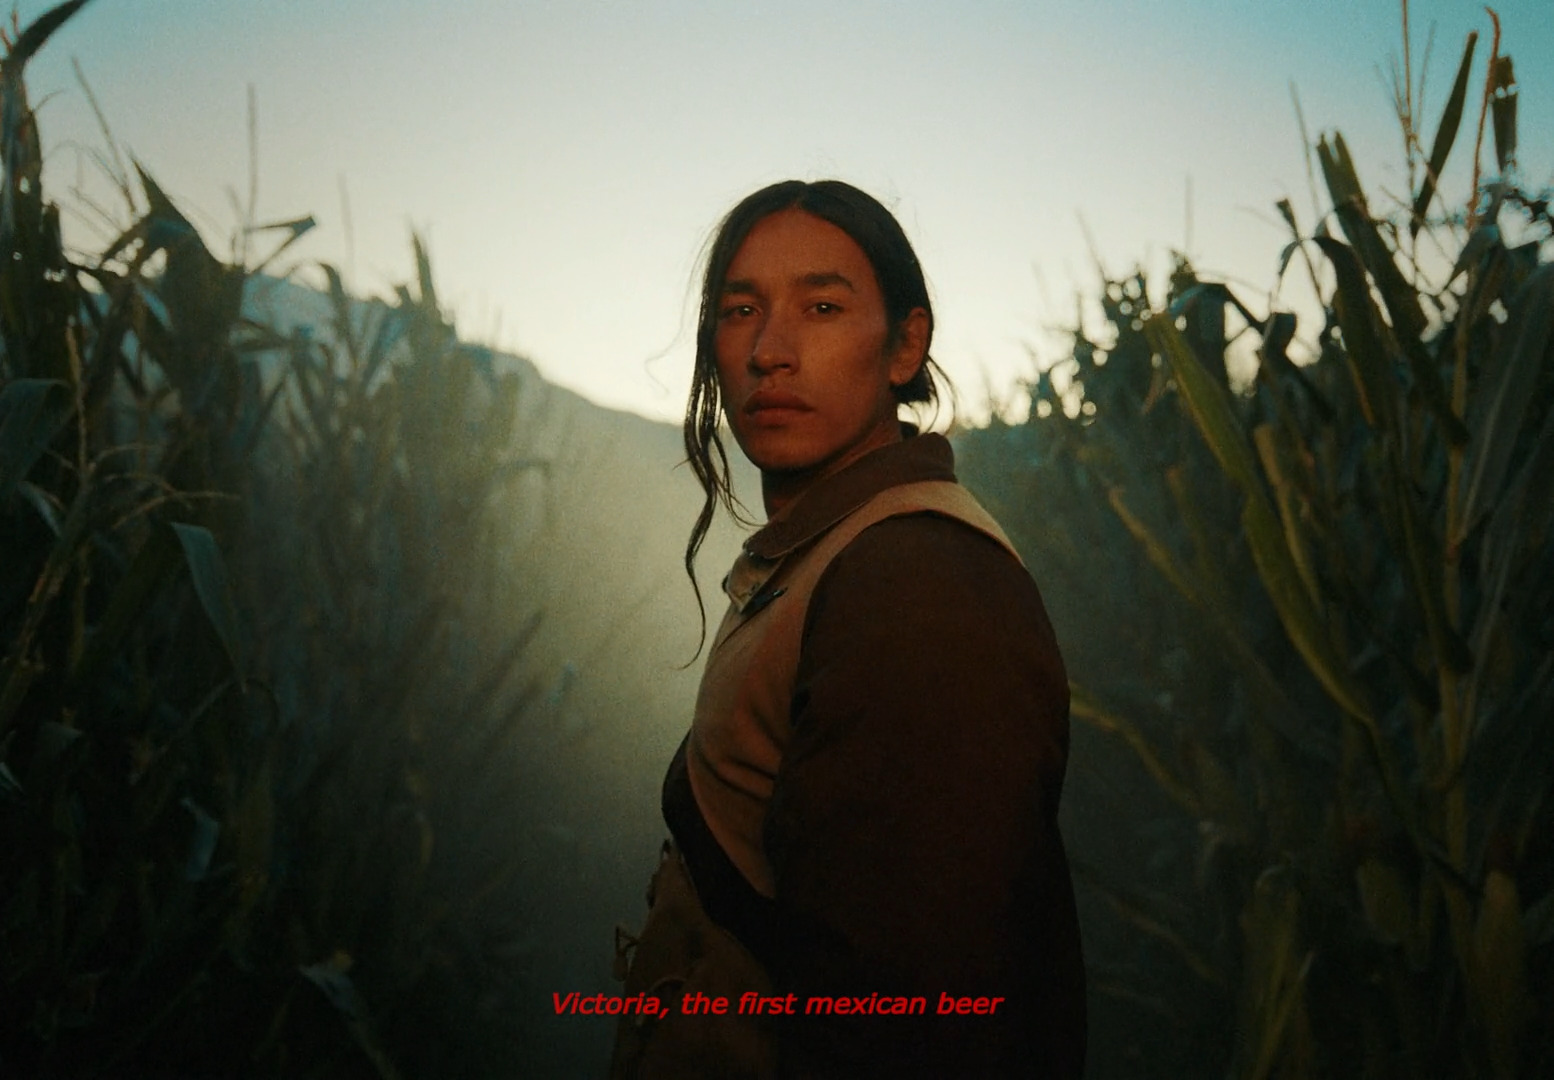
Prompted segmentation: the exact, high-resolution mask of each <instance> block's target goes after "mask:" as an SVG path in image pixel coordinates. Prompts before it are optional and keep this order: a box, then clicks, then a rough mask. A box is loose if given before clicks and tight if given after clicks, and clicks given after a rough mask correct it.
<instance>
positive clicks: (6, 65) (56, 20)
mask: <svg viewBox="0 0 1554 1080" xmlns="http://www.w3.org/2000/svg"><path fill="white" fill-rule="evenodd" d="M88 2H89V0H67V2H66V3H63V4H59V5H57V6H55V7H52V8H49V10H47V11H45V12H44V13H43V14H42V15H39V16H38V17H37V18H36V19H34V20H33V21H32V22H30V23H28V24H27V29H25V30H23V31H22V32H21V34H20V35H19V36H18V37H17V39H16V43H15V44H14V45H12V46H11V51H10V52H8V53H6V55H5V58H4V59H3V60H0V74H3V77H5V78H7V79H20V78H21V74H22V67H23V66H24V65H25V64H26V63H27V61H28V60H30V59H32V57H33V56H34V55H35V54H36V53H37V51H38V50H39V49H41V48H43V44H44V42H46V41H48V39H49V38H51V37H53V36H54V32H55V31H56V30H58V29H59V28H60V27H61V26H63V25H64V24H65V21H66V20H67V19H69V18H70V17H71V16H72V15H74V14H75V13H76V12H78V11H80V10H81V9H82V8H83V7H85V6H86V5H87V3H88Z"/></svg>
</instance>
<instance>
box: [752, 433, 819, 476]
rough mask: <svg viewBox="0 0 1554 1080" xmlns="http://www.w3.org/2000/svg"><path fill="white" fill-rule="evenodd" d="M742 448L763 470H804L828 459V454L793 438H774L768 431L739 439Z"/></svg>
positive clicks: (753, 463)
mask: <svg viewBox="0 0 1554 1080" xmlns="http://www.w3.org/2000/svg"><path fill="white" fill-rule="evenodd" d="M737 441H738V442H739V448H740V450H742V451H744V455H745V457H747V458H749V459H750V464H752V465H754V466H755V467H756V468H757V469H760V470H761V471H762V472H803V471H804V470H806V469H813V468H815V467H816V466H818V465H821V464H823V463H824V462H825V460H826V454H824V453H823V452H820V451H817V450H815V449H813V448H809V447H805V446H802V445H798V444H797V440H795V439H792V438H786V439H785V438H773V437H772V436H771V434H770V433H768V432H756V433H754V435H753V437H752V436H746V437H744V438H740V439H738V440H737Z"/></svg>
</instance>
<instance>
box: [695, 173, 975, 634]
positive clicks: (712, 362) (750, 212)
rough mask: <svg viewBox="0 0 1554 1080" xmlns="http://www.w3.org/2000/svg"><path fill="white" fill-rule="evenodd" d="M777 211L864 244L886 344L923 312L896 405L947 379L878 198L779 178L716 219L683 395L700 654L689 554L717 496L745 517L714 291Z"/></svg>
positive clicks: (919, 274)
mask: <svg viewBox="0 0 1554 1080" xmlns="http://www.w3.org/2000/svg"><path fill="white" fill-rule="evenodd" d="M782 210H803V211H804V212H805V213H808V214H813V215H814V216H815V217H817V218H820V219H821V220H822V221H828V222H830V223H831V224H832V225H835V226H836V227H837V228H839V229H841V230H842V231H843V232H845V233H846V234H847V235H848V236H850V237H851V238H852V240H853V242H854V243H855V244H857V245H858V247H859V248H861V249H862V250H863V253H864V255H866V256H867V257H868V260H869V264H870V265H871V266H872V267H873V268H874V277H875V279H876V280H877V281H878V282H879V287H880V292H881V293H882V294H883V295H884V298H885V319H886V323H887V325H888V326H889V327H890V330H889V335H888V337H887V339H886V348H887V349H889V348H892V347H894V346H895V344H896V343H897V341H898V340H899V335H900V333H901V329H902V326H903V324H904V323H905V322H906V317H907V316H908V315H909V314H911V312H912V309H913V308H922V309H923V310H924V311H926V312H927V313H928V336H927V338H925V339H924V355H923V363H922V365H921V366H920V367H918V369H917V374H915V375H913V376H912V378H911V379H909V380H908V381H907V382H905V383H903V384H902V385H900V386H895V387H892V388H891V393H892V394H893V395H894V396H895V399H896V404H898V405H912V404H917V403H920V402H921V403H927V404H930V405H934V406H937V405H938V403H939V387H938V384H937V382H936V380H935V378H934V373H935V372H938V377H939V378H940V379H944V380H945V382H946V384H948V382H949V380H948V379H947V378H946V377H945V375H944V372H943V371H942V370H941V369H940V368H939V366H938V365H937V364H935V363H934V362H933V358H932V357H930V356H929V355H927V347H928V345H929V344H930V343H931V342H932V341H933V305H932V304H931V303H930V302H929V300H928V283H927V282H926V281H924V279H923V268H922V266H920V265H919V264H918V261H917V254H916V252H914V251H913V250H912V244H911V242H910V241H908V240H907V238H906V233H904V232H903V231H902V230H901V224H900V223H899V222H898V221H896V219H895V217H894V216H893V215H892V214H891V212H890V211H889V210H887V209H885V207H884V206H883V205H881V204H880V202H879V200H878V199H876V198H874V197H873V196H872V195H869V194H867V193H866V192H863V191H860V190H858V189H857V188H855V187H853V186H852V185H851V184H848V183H844V182H843V181H841V180H815V181H811V182H806V181H803V180H784V181H783V182H781V183H779V184H772V185H771V186H770V187H764V188H762V189H761V190H760V191H757V192H755V193H754V194H752V195H747V196H746V197H745V198H744V199H742V200H740V202H739V204H738V205H737V206H735V207H734V209H732V210H730V211H729V212H728V215H727V216H726V217H725V218H724V219H723V221H722V223H721V224H720V225H719V226H718V231H717V234H716V238H715V239H714V240H713V242H712V248H711V250H710V251H709V252H708V255H707V270H706V273H705V275H703V277H702V286H701V311H700V315H699V316H698V318H697V323H696V367H695V370H694V372H693V373H692V375H691V396H690V400H689V401H688V402H687V403H686V406H685V456H686V460H687V461H689V462H690V465H691V471H692V472H694V473H695V474H696V479H697V481H698V482H699V483H700V484H701V488H702V491H703V492H704V493H705V494H706V501H705V502H704V503H703V504H702V508H701V514H700V515H698V517H697V518H696V524H695V526H694V527H693V528H692V529H691V538H690V540H689V542H687V543H686V545H685V573H686V575H687V576H688V577H690V579H691V588H692V590H694V591H695V593H696V607H697V610H698V611H699V612H700V613H701V640H700V642H698V644H697V646H696V656H700V655H701V647H702V645H705V644H706V641H707V607H706V605H705V604H704V603H703V602H702V595H701V587H700V586H699V585H697V584H696V565H695V564H696V553H697V551H699V550H700V549H701V544H702V541H703V540H705V539H706V537H707V530H708V529H710V528H711V527H712V516H713V514H714V513H715V512H716V510H717V506H718V503H720V502H721V503H722V504H723V506H724V508H725V509H727V510H728V511H729V513H730V514H732V515H734V517H735V518H736V519H739V520H748V519H747V518H746V517H745V515H743V514H741V513H740V508H739V507H738V506H736V500H735V499H734V492H733V487H732V485H731V483H730V480H729V468H728V454H727V452H726V451H725V450H724V447H723V439H722V438H721V436H720V435H719V434H718V424H719V421H720V420H721V418H722V402H721V400H720V399H719V394H718V365H717V354H716V352H715V350H714V342H715V338H716V336H717V323H718V306H719V296H720V294H721V293H722V291H723V284H724V280H725V279H726V278H727V277H728V268H729V264H730V263H732V262H733V261H734V256H735V254H736V253H737V252H738V251H739V248H740V245H741V244H743V243H744V242H745V237H746V236H748V235H749V234H750V230H751V229H752V228H754V227H755V225H756V223H757V222H759V221H762V220H764V219H765V218H767V217H770V216H771V215H772V214H775V213H778V212H779V211H782ZM696 656H692V657H691V660H690V662H694V661H695V659H696Z"/></svg>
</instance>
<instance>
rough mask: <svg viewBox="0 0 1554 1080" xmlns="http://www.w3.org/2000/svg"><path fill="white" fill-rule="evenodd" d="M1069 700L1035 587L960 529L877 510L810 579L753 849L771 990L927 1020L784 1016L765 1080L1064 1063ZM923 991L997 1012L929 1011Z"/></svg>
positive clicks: (1079, 1027) (1079, 994) (1069, 956)
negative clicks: (771, 884)
mask: <svg viewBox="0 0 1554 1080" xmlns="http://www.w3.org/2000/svg"><path fill="white" fill-rule="evenodd" d="M1068 704H1069V703H1068V684H1067V677H1066V674H1065V672H1064V668H1063V661H1062V658H1061V656H1060V654H1059V651H1058V647H1057V643H1056V640H1055V638H1054V636H1053V632H1052V627H1051V625H1050V623H1049V621H1048V619H1047V614H1046V611H1045V609H1044V607H1043V605H1042V602H1041V597H1040V594H1039V592H1038V591H1037V588H1036V585H1035V583H1034V582H1033V581H1032V580H1031V578H1030V575H1029V574H1028V573H1027V572H1026V571H1025V569H1024V568H1023V567H1022V566H1021V565H1020V564H1019V562H1018V561H1017V560H1015V559H1014V558H1013V557H1012V556H1011V555H1010V554H1009V553H1008V552H1007V551H1005V550H1004V549H1003V548H1002V547H1001V546H1000V545H999V544H997V543H996V542H994V541H993V540H991V539H990V538H988V537H986V536H984V535H983V534H982V533H980V532H978V531H976V530H975V529H972V528H971V527H969V526H967V525H966V524H964V523H962V522H959V521H955V520H952V519H948V518H944V517H939V516H937V515H927V514H923V515H910V516H905V517H896V518H889V519H886V520H885V521H883V522H880V523H878V524H876V525H874V526H871V527H870V528H868V529H866V530H865V531H864V532H862V533H861V534H860V535H859V536H858V537H857V538H856V539H855V540H854V541H853V542H852V543H851V544H849V545H848V547H847V548H846V550H844V551H843V552H842V553H841V554H840V555H839V556H837V558H836V559H835V560H833V562H832V563H831V565H830V566H829V567H828V568H827V569H826V572H825V574H824V575H823V576H822V578H821V580H820V581H819V583H818V584H817V586H816V589H815V591H814V593H813V594H812V597H811V601H810V607H809V610H808V613H807V616H806V622H805V629H804V638H803V644H802V648H801V653H800V659H799V666H798V673H797V679H796V683H795V689H794V696H793V705H792V721H793V734H792V741H791V743H790V744H789V746H788V747H787V748H786V750H785V752H784V755H783V762H782V766H781V768H780V770H779V772H778V775H777V778H776V785H775V788H774V791H773V794H772V801H771V805H770V808H769V812H768V816H767V822H766V830H765V835H764V842H765V845H766V849H767V854H768V857H769V858H770V860H771V863H772V867H773V870H774V872H775V881H776V919H777V933H778V938H779V941H780V944H781V949H780V955H779V960H778V963H777V965H776V970H775V971H774V976H775V977H776V979H777V981H778V983H779V985H780V986H781V987H782V988H783V989H784V990H785V991H790V992H794V993H796V994H797V1000H798V1001H799V1002H800V1003H801V1004H800V1012H802V1011H803V1003H804V1002H806V1001H807V1000H808V999H809V998H811V997H815V996H821V997H833V998H835V997H843V996H845V997H848V998H851V999H854V1000H857V999H867V998H869V997H870V995H871V994H878V995H881V996H887V997H906V998H917V997H921V998H923V999H925V1002H926V1009H925V1015H923V1016H917V1017H900V1016H877V1015H868V1014H864V1015H855V1014H854V1013H853V1009H854V1008H856V1006H854V1005H851V1004H850V1005H849V1006H848V1008H849V1012H848V1014H847V1015H836V1014H832V1015H829V1016H817V1015H810V1016H799V1017H795V1018H793V1019H792V1020H791V1021H788V1022H787V1028H786V1031H785V1034H784V1037H783V1047H784V1075H785V1076H788V1077H799V1076H803V1077H822V1076H848V1077H862V1076H872V1075H882V1076H883V1075H890V1076H920V1075H922V1076H929V1075H937V1076H943V1075H960V1076H973V1075H976V1076H980V1075H1008V1074H1013V1073H1015V1072H1016V1071H1019V1070H1024V1069H1026V1068H1027V1067H1029V1066H1031V1065H1032V1064H1033V1063H1035V1062H1036V1059H1038V1058H1040V1059H1043V1060H1045V1061H1047V1062H1048V1064H1057V1063H1058V1062H1057V1060H1056V1059H1055V1058H1054V1057H1053V1055H1054V1054H1057V1056H1058V1057H1062V1056H1063V1055H1065V1054H1066V1055H1068V1056H1069V1057H1070V1058H1072V1057H1074V1055H1075V1054H1077V1055H1078V1059H1079V1060H1080V1061H1082V1057H1083V1041H1084V995H1083V966H1082V959H1081V957H1080V952H1079V939H1078V924H1077V920H1076V917H1075V914H1074V908H1073V889H1072V884H1071V882H1070V879H1069V875H1068V868H1067V863H1066V861H1065V858H1064V855H1063V849H1062V841H1061V838H1060V836H1059V834H1058V829H1057V806H1058V797H1059V794H1060V791H1061V787H1062V781H1063V772H1064V767H1065V763H1066V759H1067V751H1068ZM943 995H949V997H950V999H951V1003H952V1006H953V1004H954V1002H955V999H961V998H983V999H985V1000H986V1001H988V1002H991V1001H992V999H995V998H1002V999H1003V1001H1002V1002H1000V1003H998V1004H997V1005H992V1006H991V1008H992V1009H993V1010H994V1011H992V1012H991V1013H982V1014H980V1015H975V1014H974V1015H959V1014H957V1013H955V1012H951V1013H950V1014H949V1015H940V1014H939V1012H938V1010H939V1008H940V1006H941V1003H942V1001H943ZM1076 1039H1077V1050H1076V1049H1075V1045H1074V1044H1075V1040H1076ZM1055 1046H1056V1047H1057V1049H1054V1047H1055ZM1067 1072H1068V1070H1067V1069H1066V1068H1060V1069H1058V1070H1055V1071H1053V1072H1051V1073H1050V1075H1067ZM1019 1074H1020V1075H1025V1074H1026V1073H1025V1072H1024V1071H1019ZM1041 1074H1042V1075H1047V1074H1048V1073H1047V1072H1045V1071H1043V1072H1042V1073H1041Z"/></svg>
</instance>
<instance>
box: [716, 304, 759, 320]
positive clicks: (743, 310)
mask: <svg viewBox="0 0 1554 1080" xmlns="http://www.w3.org/2000/svg"><path fill="white" fill-rule="evenodd" d="M754 311H755V307H754V306H753V305H751V304H730V305H729V306H728V307H726V308H724V309H723V310H722V311H720V312H719V313H718V317H719V318H722V319H732V318H736V317H742V316H745V315H750V314H752V313H753V312H754Z"/></svg>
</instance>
